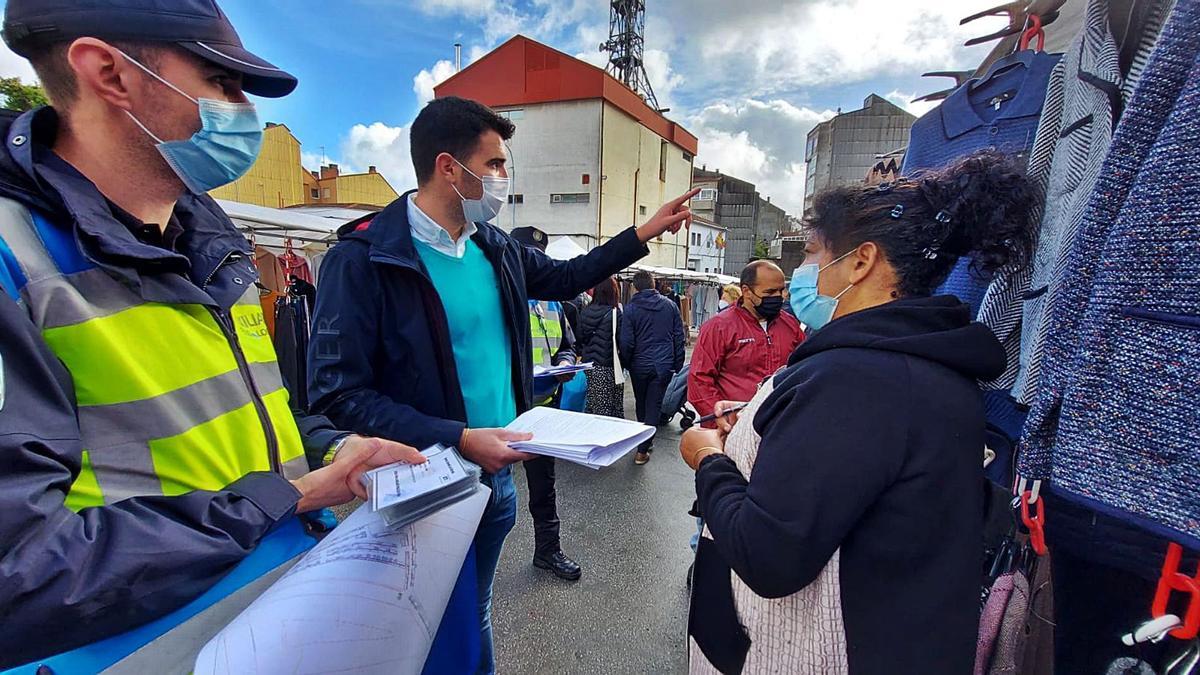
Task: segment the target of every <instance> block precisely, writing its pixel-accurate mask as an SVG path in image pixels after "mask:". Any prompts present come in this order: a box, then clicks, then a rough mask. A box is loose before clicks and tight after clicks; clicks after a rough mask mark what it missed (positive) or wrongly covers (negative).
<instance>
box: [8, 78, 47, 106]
mask: <svg viewBox="0 0 1200 675" xmlns="http://www.w3.org/2000/svg"><path fill="white" fill-rule="evenodd" d="M0 94H3V95H4V107H5V108H8V109H9V110H20V111H22V112H24V111H26V110H32V109H34V108H36V107H38V106H40V105H47V104H48V103H50V101H49V100H48V99H47V98H46V91H45V90H44V89H42V86H41V85H40V84H37V83H36V82H35V83H33V84H25V83H24V82H22V81H21V79H20V78H18V77H0Z"/></svg>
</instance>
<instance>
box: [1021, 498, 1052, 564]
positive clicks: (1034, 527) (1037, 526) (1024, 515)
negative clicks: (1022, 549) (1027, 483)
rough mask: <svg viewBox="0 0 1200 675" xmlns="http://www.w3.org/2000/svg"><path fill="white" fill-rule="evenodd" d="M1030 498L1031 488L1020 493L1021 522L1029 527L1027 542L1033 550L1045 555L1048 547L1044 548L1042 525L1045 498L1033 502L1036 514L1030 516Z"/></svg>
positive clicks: (1044, 534) (1044, 531) (1044, 514)
mask: <svg viewBox="0 0 1200 675" xmlns="http://www.w3.org/2000/svg"><path fill="white" fill-rule="evenodd" d="M1032 499H1033V490H1026V491H1025V492H1022V493H1021V522H1022V523H1024V524H1025V527H1027V528H1028V529H1029V544H1030V545H1031V546H1033V552H1034V553H1036V554H1038V555H1046V553H1047V551H1048V550H1049V549H1047V548H1046V530H1045V529H1044V528H1043V527H1042V526H1043V524H1045V522H1046V500H1045V499H1039V500H1037V501H1036V502H1034V505H1035V507H1036V513H1037V515H1036V516H1030V515H1029V502H1030V500H1032Z"/></svg>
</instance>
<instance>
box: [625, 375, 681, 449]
mask: <svg viewBox="0 0 1200 675" xmlns="http://www.w3.org/2000/svg"><path fill="white" fill-rule="evenodd" d="M629 378H630V379H631V380H633V400H634V402H635V408H636V410H637V420H638V421H639V422H641V423H642V424H649V425H650V426H652V427H657V426H659V424H660V423H661V422H662V404H663V395H664V394H666V392H667V386H668V385H669V384H671V374H670V373H629ZM638 450H639V451H640V452H652V451H653V450H654V437H653V436H651V437H650V439H649V440H647V441H646V442H644V443H642V444H641V445H640V446H638Z"/></svg>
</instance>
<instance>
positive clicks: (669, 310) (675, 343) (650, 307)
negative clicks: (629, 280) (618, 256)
mask: <svg viewBox="0 0 1200 675" xmlns="http://www.w3.org/2000/svg"><path fill="white" fill-rule="evenodd" d="M686 343H687V338H686V336H685V335H684V334H683V319H681V318H680V316H679V308H678V307H676V306H675V303H673V302H671V301H670V300H668V299H667V298H666V297H665V296H663V295H662V294H661V293H659V292H658V291H656V290H654V289H653V288H648V289H646V290H644V291H638V292H637V293H635V294H634V296H633V297H632V298H630V299H629V304H628V305H626V306H625V313H624V315H623V316H622V317H621V325H620V326H619V327H618V328H617V349H618V350H620V353H621V364H622V365H624V366H625V367H626V368H627V369H628V370H629V372H630V373H634V374H637V375H659V376H662V377H666V376H668V375H670V374H671V373H678V372H679V371H680V370H681V369H682V368H683V360H684V350H685V349H686Z"/></svg>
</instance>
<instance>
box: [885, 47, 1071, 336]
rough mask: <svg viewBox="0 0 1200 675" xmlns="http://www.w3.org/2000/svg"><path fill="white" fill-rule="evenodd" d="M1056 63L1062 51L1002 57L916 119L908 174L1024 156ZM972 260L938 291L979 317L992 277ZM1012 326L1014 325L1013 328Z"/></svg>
mask: <svg viewBox="0 0 1200 675" xmlns="http://www.w3.org/2000/svg"><path fill="white" fill-rule="evenodd" d="M1058 61H1059V55H1058V54H1047V53H1045V52H1035V51H1033V50H1029V49H1025V50H1022V51H1019V52H1016V53H1014V54H1011V55H1009V56H1006V57H1004V58H1002V59H1000V60H999V61H997V62H996V63H995V64H993V65H992V67H991V68H990V69H989V70H988V72H987V73H986V74H984V75H983V76H982V77H979V78H975V79H972V80H969V81H967V82H965V83H963V85H962V86H961V87H959V88H958V89H956V90H954V92H953V93H952V94H950V96H949V97H947V98H946V100H945V101H942V104H941V105H939V106H938V107H937V108H935V109H934V110H932V111H930V112H928V113H926V114H925V115H924V116H923V117H921V118H920V119H918V120H917V121H916V122H915V123H913V128H912V134H911V137H910V141H909V145H908V151H907V153H906V154H905V156H904V170H903V173H904V175H905V176H910V177H911V176H913V175H914V174H915V173H918V172H920V171H921V170H923V169H939V168H942V167H944V166H946V165H948V164H951V163H953V162H954V161H955V160H957V159H958V158H960V157H963V156H965V155H969V154H971V153H972V152H976V151H979V150H985V149H987V150H995V151H998V152H1003V153H1007V154H1010V155H1014V156H1016V157H1018V158H1021V159H1026V158H1027V155H1028V152H1029V148H1030V147H1031V146H1032V145H1033V139H1034V135H1035V133H1036V131H1037V126H1038V119H1039V116H1040V115H1041V113H1042V104H1043V102H1044V100H1045V98H1046V85H1047V83H1048V82H1049V80H1050V73H1051V71H1052V70H1053V69H1054V66H1055V65H1056V64H1057V63H1058ZM970 262H971V261H970V260H969V259H968V258H963V259H961V260H960V261H959V262H958V265H956V266H955V268H954V270H953V271H952V272H951V273H950V277H949V278H948V279H947V280H946V283H945V284H943V285H942V287H941V288H939V289H938V291H937V292H938V293H945V294H951V295H955V296H957V297H958V298H959V299H960V300H962V301H963V302H965V303H967V304H968V305H970V306H971V311H972V312H973V314H974V315H977V314H978V313H979V307H980V305H981V304H982V302H983V295H984V291H985V290H986V289H987V285H988V283H989V282H990V281H991V279H990V278H989V277H987V276H985V275H983V274H981V273H978V272H975V271H972V270H971V269H970ZM989 327H992V326H989ZM992 328H993V329H994V328H995V327H992ZM1013 329H1015V326H1014V327H1010V330H1009V332H1010V333H1011V332H1014V331H1013ZM997 337H999V338H1000V339H1001V342H1002V343H1003V342H1004V341H1005V336H1004V335H998V336H997Z"/></svg>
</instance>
